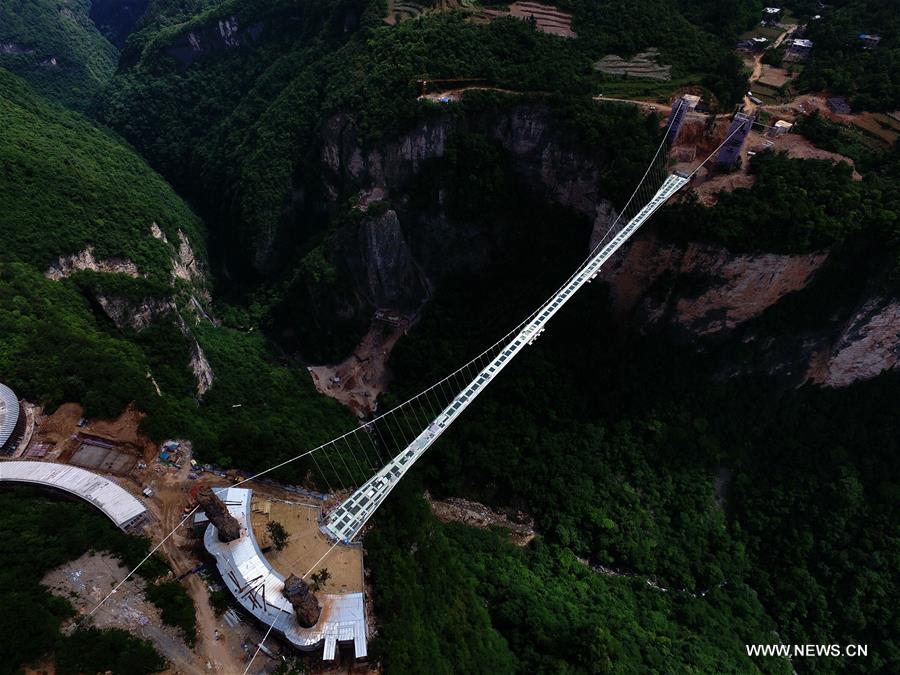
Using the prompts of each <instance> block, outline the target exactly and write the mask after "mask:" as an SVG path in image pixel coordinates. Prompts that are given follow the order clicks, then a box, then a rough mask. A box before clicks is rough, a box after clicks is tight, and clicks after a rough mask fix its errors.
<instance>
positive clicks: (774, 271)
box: [603, 234, 828, 337]
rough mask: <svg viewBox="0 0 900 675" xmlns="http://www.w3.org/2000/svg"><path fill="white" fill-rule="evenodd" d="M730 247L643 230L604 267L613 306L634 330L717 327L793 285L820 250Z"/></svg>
mask: <svg viewBox="0 0 900 675" xmlns="http://www.w3.org/2000/svg"><path fill="white" fill-rule="evenodd" d="M827 256H828V254H827V252H820V253H812V254H809V255H796V256H794V255H778V254H772V253H764V254H746V255H735V254H733V253H731V252H730V251H728V249H725V248H723V247H721V246H715V245H710V244H698V243H691V244H689V245H687V246H686V247H680V246H676V245H673V244H665V243H663V242H661V241H660V240H659V239H658V238H657V237H655V236H652V235H647V234H644V235H642V236H640V237H639V238H638V239H637V240H635V241H634V242H633V243H632V244H631V245H630V246H629V247H628V248H627V249H626V250H625V252H624V253H622V254H619V255H618V256H617V259H616V260H615V261H614V262H613V263H612V264H611V265H610V266H609V267H607V268H606V269H605V270H604V272H603V276H604V278H605V279H606V280H607V281H608V282H609V283H610V286H611V290H612V300H613V308H614V311H615V312H616V314H617V315H618V316H619V318H620V319H623V320H628V321H631V322H633V323H635V324H637V325H638V327H639V328H640V330H642V331H644V332H647V331H648V330H651V329H653V328H657V329H659V328H675V329H676V333H680V336H681V337H689V336H694V337H696V336H709V335H713V334H717V333H718V334H724V333H728V332H730V331H732V330H733V329H734V328H735V327H736V326H738V325H740V324H742V323H745V322H746V321H748V320H750V319H752V318H755V317H757V316H759V315H760V314H762V313H763V312H764V311H765V310H767V309H768V308H769V307H771V306H773V305H774V304H775V303H776V302H778V301H779V300H780V299H781V298H782V297H784V296H785V295H787V294H788V293H791V292H793V291H797V290H800V289H802V288H804V287H806V285H807V284H808V283H809V281H810V279H811V278H812V275H813V274H814V273H815V271H816V270H817V269H819V268H820V267H821V266H822V264H823V263H824V262H825V259H826V258H827Z"/></svg>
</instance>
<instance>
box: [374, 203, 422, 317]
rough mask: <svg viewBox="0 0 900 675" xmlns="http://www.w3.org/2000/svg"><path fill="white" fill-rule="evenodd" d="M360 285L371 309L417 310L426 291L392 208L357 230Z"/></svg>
mask: <svg viewBox="0 0 900 675" xmlns="http://www.w3.org/2000/svg"><path fill="white" fill-rule="evenodd" d="M358 246H359V250H360V252H361V254H362V265H360V266H359V267H357V270H358V271H359V272H360V276H361V278H360V279H359V286H360V288H362V289H363V294H364V296H365V297H366V300H367V301H368V302H369V303H370V304H371V305H372V306H373V307H396V308H414V307H418V306H419V305H420V304H421V303H422V300H423V298H424V297H425V296H426V294H427V291H426V287H425V283H424V282H423V280H422V277H421V275H420V273H419V270H418V269H417V267H416V263H415V261H414V260H413V256H412V252H411V250H410V247H409V245H408V244H407V242H406V239H405V237H404V235H403V230H402V228H401V227H400V220H399V219H398V218H397V212H396V211H394V210H393V209H390V210H388V211H386V212H385V213H384V214H382V215H381V216H377V217H374V218H372V217H370V218H366V219H365V220H364V221H363V222H362V224H361V225H360V228H359V234H358Z"/></svg>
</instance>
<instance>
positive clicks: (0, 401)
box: [0, 383, 19, 448]
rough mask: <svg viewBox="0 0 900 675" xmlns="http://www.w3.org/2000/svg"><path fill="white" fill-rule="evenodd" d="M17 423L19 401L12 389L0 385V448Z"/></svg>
mask: <svg viewBox="0 0 900 675" xmlns="http://www.w3.org/2000/svg"><path fill="white" fill-rule="evenodd" d="M18 421H19V399H18V398H17V397H16V395H15V393H14V392H13V390H12V389H10V388H9V387H7V386H6V385H5V384H3V383H0V448H2V447H3V445H4V444H5V443H6V441H8V440H9V437H10V436H12V433H13V431H14V430H15V428H16V422H18Z"/></svg>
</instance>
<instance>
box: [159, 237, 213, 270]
mask: <svg viewBox="0 0 900 675" xmlns="http://www.w3.org/2000/svg"><path fill="white" fill-rule="evenodd" d="M163 237H165V235H163ZM172 274H173V276H174V277H175V278H176V279H182V280H184V281H189V282H191V283H202V282H203V281H204V280H205V276H206V275H205V274H204V272H203V269H202V267H201V266H200V263H199V262H198V260H197V257H196V256H195V255H194V249H193V248H192V247H191V242H190V240H188V238H187V235H186V234H185V233H184V232H182V231H181V230H178V249H177V251H176V252H175V255H174V256H173V257H172Z"/></svg>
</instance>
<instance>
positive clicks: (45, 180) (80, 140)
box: [0, 69, 203, 278]
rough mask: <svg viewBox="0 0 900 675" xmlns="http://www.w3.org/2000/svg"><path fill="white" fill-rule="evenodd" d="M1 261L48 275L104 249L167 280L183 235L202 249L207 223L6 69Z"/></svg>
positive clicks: (117, 144)
mask: <svg viewBox="0 0 900 675" xmlns="http://www.w3.org/2000/svg"><path fill="white" fill-rule="evenodd" d="M0 127H2V128H3V134H2V135H0V157H2V158H3V165H4V170H3V172H2V173H0V202H2V203H3V205H4V208H3V210H2V211H0V260H20V261H23V262H28V263H31V264H33V265H35V266H38V267H41V268H46V266H47V265H48V264H49V263H50V262H51V260H53V259H54V258H55V257H57V256H59V255H62V254H68V253H75V252H77V251H81V250H83V249H85V248H86V247H88V246H93V247H94V252H95V255H96V257H98V258H110V257H118V258H126V259H128V260H131V261H133V262H134V263H136V264H137V266H138V268H139V270H140V271H142V272H144V273H146V274H150V275H153V276H157V277H163V278H166V277H167V276H168V274H169V268H170V265H171V263H170V262H169V255H170V254H169V251H168V247H166V246H165V245H164V244H163V243H162V242H160V241H158V240H156V239H154V238H153V236H152V235H151V233H150V226H151V224H152V223H156V224H157V225H158V226H159V227H160V229H161V230H162V231H163V232H164V233H165V234H166V235H167V237H168V238H169V240H171V241H178V234H177V233H178V230H179V229H181V230H182V231H183V232H184V233H185V234H186V235H187V236H188V238H189V239H190V241H191V242H192V243H193V244H194V245H195V246H197V247H198V250H202V242H203V228H202V225H201V223H200V220H199V219H198V218H197V217H196V216H195V215H194V214H193V213H191V210H190V209H189V208H188V207H187V206H186V205H185V203H184V202H183V201H182V200H181V199H180V198H179V197H178V196H177V195H176V194H175V193H174V192H173V191H172V189H171V188H170V187H169V185H168V184H166V182H165V181H164V180H163V179H162V178H160V177H159V175H157V174H156V173H155V172H154V171H153V170H152V169H150V167H148V166H147V164H146V163H145V162H144V161H143V160H142V159H141V158H140V157H139V156H138V155H137V154H135V152H134V151H133V150H131V149H130V148H129V147H127V146H126V145H125V144H124V143H122V141H121V140H119V139H117V138H116V137H115V136H114V135H113V134H112V133H110V132H109V131H107V130H105V129H103V128H101V127H99V126H97V125H96V124H95V123H93V122H91V121H90V120H88V119H86V118H84V117H82V116H81V115H79V114H77V113H73V112H69V111H67V110H65V109H63V108H61V107H60V106H57V105H54V104H52V103H49V102H47V101H45V100H43V99H42V98H41V97H40V96H38V95H36V94H35V93H34V92H33V91H31V90H30V89H29V88H28V86H27V85H26V84H25V83H24V82H23V81H22V80H20V79H19V78H17V77H15V76H14V75H11V74H10V73H9V72H7V71H5V70H2V69H0Z"/></svg>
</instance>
